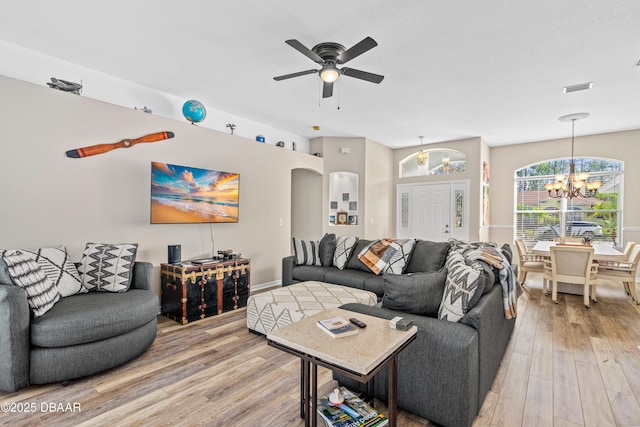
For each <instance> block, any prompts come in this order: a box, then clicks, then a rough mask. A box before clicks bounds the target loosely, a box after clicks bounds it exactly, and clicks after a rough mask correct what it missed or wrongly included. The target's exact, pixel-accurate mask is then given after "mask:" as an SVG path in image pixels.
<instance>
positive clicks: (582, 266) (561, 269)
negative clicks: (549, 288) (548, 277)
mask: <svg viewBox="0 0 640 427" xmlns="http://www.w3.org/2000/svg"><path fill="white" fill-rule="evenodd" d="M550 249H551V274H552V276H553V280H554V281H555V282H565V283H576V284H580V285H584V284H585V283H588V282H589V281H590V280H591V265H592V263H593V252H594V251H593V248H592V247H586V246H585V247H580V246H552V247H551V248H550Z"/></svg>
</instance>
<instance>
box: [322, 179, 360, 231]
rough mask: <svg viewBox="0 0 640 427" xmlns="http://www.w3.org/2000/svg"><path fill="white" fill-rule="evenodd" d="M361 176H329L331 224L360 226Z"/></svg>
mask: <svg viewBox="0 0 640 427" xmlns="http://www.w3.org/2000/svg"><path fill="white" fill-rule="evenodd" d="M359 179H360V177H359V175H358V174H357V173H354V172H346V171H340V172H331V173H330V174H329V224H330V225H358V208H359V206H358V188H359V187H358V185H359Z"/></svg>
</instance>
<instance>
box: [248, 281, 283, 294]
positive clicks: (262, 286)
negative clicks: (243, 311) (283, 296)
mask: <svg viewBox="0 0 640 427" xmlns="http://www.w3.org/2000/svg"><path fill="white" fill-rule="evenodd" d="M280 287H282V280H274V281H272V282H266V283H258V284H257V285H254V284H253V283H252V284H251V292H252V293H253V292H264V291H268V290H271V289H272V288H280Z"/></svg>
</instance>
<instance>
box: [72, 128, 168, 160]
mask: <svg viewBox="0 0 640 427" xmlns="http://www.w3.org/2000/svg"><path fill="white" fill-rule="evenodd" d="M173 137H174V133H173V132H158V133H152V134H149V135H145V136H143V137H140V138H137V139H123V140H122V141H120V142H115V143H113V144H98V145H91V146H89V147H83V148H76V149H74V150H69V151H67V153H66V154H67V157H70V158H72V159H79V158H82V157H88V156H95V155H96V154H102V153H107V152H109V151H111V150H115V149H116V148H131V147H133V146H134V145H136V144H138V143H141V142H157V141H163V140H165V139H170V138H173Z"/></svg>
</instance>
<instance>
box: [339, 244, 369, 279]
mask: <svg viewBox="0 0 640 427" xmlns="http://www.w3.org/2000/svg"><path fill="white" fill-rule="evenodd" d="M370 243H371V240H365V239H359V240H358V241H357V242H356V245H355V246H354V247H353V251H352V255H351V257H350V258H349V261H348V262H347V266H346V267H345V268H348V269H350V270H360V271H364V272H367V273H369V274H373V272H372V271H371V269H370V268H369V267H367V265H365V264H364V263H363V262H362V261H360V258H359V257H358V255H359V254H360V252H362V250H363V249H364V248H365V247H366V246H367V245H369V244H370Z"/></svg>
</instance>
